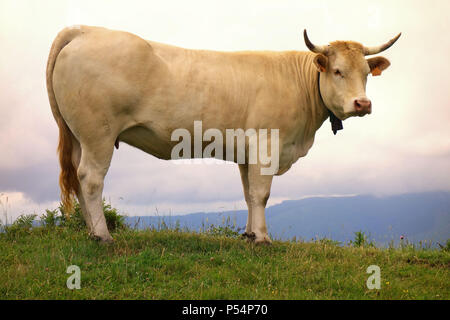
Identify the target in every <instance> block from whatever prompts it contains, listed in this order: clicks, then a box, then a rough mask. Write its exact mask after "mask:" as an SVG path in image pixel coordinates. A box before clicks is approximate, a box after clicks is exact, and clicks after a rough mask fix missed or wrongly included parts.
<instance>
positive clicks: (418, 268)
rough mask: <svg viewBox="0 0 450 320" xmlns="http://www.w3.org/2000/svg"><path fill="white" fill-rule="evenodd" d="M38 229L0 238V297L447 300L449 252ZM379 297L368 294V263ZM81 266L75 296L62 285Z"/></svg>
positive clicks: (171, 233)
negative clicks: (102, 239)
mask: <svg viewBox="0 0 450 320" xmlns="http://www.w3.org/2000/svg"><path fill="white" fill-rule="evenodd" d="M114 238H115V242H114V244H111V245H102V244H100V243H98V242H95V241H93V240H91V239H89V237H88V236H87V234H86V232H85V231H74V230H71V229H69V228H63V227H45V228H44V227H35V228H32V229H27V230H26V231H23V232H20V233H12V234H8V233H1V234H0V299H449V298H450V286H449V283H450V268H449V267H450V253H449V252H448V251H444V250H424V249H413V248H403V249H402V248H397V249H392V248H391V249H379V248H375V247H351V246H344V247H343V246H338V245H336V244H334V243H333V242H331V241H316V242H279V241H274V243H273V245H272V246H255V245H253V244H249V243H247V242H246V241H244V240H241V239H237V238H235V237H226V236H222V235H211V234H204V233H202V234H199V233H193V232H182V231H174V230H160V231H155V230H146V231H136V230H130V229H122V230H120V231H117V232H116V233H114ZM373 264H375V265H378V266H379V267H380V268H381V289H379V290H376V289H374V290H369V289H367V287H366V281H367V278H368V277H369V276H370V275H369V274H367V273H366V269H367V267H368V266H370V265H373ZM70 265H77V266H79V267H80V268H81V289H80V290H69V289H68V288H67V287H66V281H67V278H68V277H69V276H70V274H67V273H66V270H67V267H68V266H70Z"/></svg>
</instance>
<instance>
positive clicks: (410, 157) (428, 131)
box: [0, 1, 450, 214]
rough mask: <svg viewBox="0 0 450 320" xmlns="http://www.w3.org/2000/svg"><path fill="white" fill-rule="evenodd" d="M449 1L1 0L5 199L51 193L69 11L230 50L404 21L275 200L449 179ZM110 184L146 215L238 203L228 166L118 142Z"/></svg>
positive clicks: (447, 185) (383, 28) (288, 44)
mask: <svg viewBox="0 0 450 320" xmlns="http://www.w3.org/2000/svg"><path fill="white" fill-rule="evenodd" d="M349 8H352V9H351V10H349ZM449 9H450V3H449V2H448V1H442V2H440V3H439V5H438V4H436V5H434V6H430V5H427V4H426V3H424V2H421V1H415V2H411V1H395V2H393V1H380V2H377V3H372V4H370V5H367V4H363V3H361V2H360V1H339V2H336V1H321V2H315V1H314V2H310V3H304V2H298V1H277V2H273V1H246V2H242V1H228V2H226V3H225V2H223V3H216V2H210V1H191V2H189V4H188V3H185V2H181V1H180V2H177V1H166V2H164V3H162V2H160V1H158V2H151V1H148V2H133V1H131V2H126V3H123V2H121V1H96V2H91V1H65V2H64V1H49V2H43V3H41V2H39V3H38V2H34V1H20V2H18V1H2V2H1V4H0V46H1V47H2V50H1V63H2V68H0V114H1V116H0V153H1V154H0V192H4V193H5V192H8V194H14V195H15V196H14V197H12V198H11V199H12V201H13V202H14V201H17V206H21V205H23V207H24V208H28V209H30V208H32V207H31V206H32V205H33V204H34V205H36V207H39V208H40V207H41V206H42V205H44V204H51V203H56V202H57V201H58V198H59V190H58V185H57V181H58V171H59V168H58V162H57V157H56V154H55V150H56V144H57V134H58V130H57V127H56V124H55V121H54V119H53V117H52V115H51V111H50V106H49V104H48V98H47V93H46V88H45V65H46V60H47V56H48V52H49V48H50V45H51V42H52V41H53V39H54V37H55V36H56V34H57V32H58V31H59V30H60V29H61V28H62V27H63V26H65V25H66V24H73V23H83V24H90V25H101V26H106V27H109V28H115V29H121V30H127V31H130V32H134V33H137V34H138V35H140V36H142V37H144V38H147V39H151V40H154V41H159V42H165V43H169V44H174V45H178V46H182V47H187V48H199V49H213V50H226V51H232V50H306V48H305V46H304V43H303V41H302V39H301V31H302V30H303V29H304V28H307V29H308V32H309V34H310V37H311V39H312V40H313V41H314V42H316V43H324V44H326V43H327V42H329V41H332V40H336V39H353V40H356V41H361V42H364V44H367V45H376V44H379V43H382V42H385V41H386V40H388V39H389V38H391V37H392V36H394V35H395V34H396V33H397V32H400V31H402V32H403V34H402V37H401V38H400V40H399V41H398V42H397V43H396V44H395V46H393V47H392V48H391V49H389V50H388V51H386V52H385V53H383V55H384V56H385V57H387V58H389V60H390V61H391V63H392V65H391V67H390V68H389V69H388V70H387V71H386V72H384V73H383V75H382V76H381V77H374V78H372V77H370V78H369V81H368V85H367V94H368V96H369V98H370V99H371V100H372V102H373V106H374V112H373V114H372V115H370V116H367V117H364V118H357V119H348V120H346V121H345V122H344V130H343V131H340V132H339V133H338V135H336V136H333V135H332V134H331V130H330V124H329V122H328V121H326V122H325V123H324V125H323V126H322V128H321V129H320V130H319V131H318V133H317V136H316V139H315V144H314V146H313V147H312V149H311V150H310V152H309V154H308V155H307V156H306V157H305V158H301V159H299V160H298V161H297V163H295V164H294V165H293V167H292V168H291V170H290V171H289V172H287V173H286V174H285V175H283V176H281V177H275V178H274V183H273V188H272V196H271V197H272V199H275V200H271V201H276V200H278V201H279V200H280V199H287V198H290V199H292V198H299V197H301V196H304V195H312V194H347V193H348V194H353V193H379V194H382V193H385V194H386V193H388V194H390V193H400V192H412V191H426V190H450V170H449V169H450V167H449V165H448V164H449V163H450V162H449V160H450V139H449V137H450V126H449V125H448V123H449V122H450V105H449V101H450V91H449V90H448V87H449V84H450V81H449V80H450V64H448V63H446V62H445V61H447V53H448V51H449V50H450V38H449V37H448V36H447V33H446V32H445V31H446V30H448V28H449V22H448V19H447V16H446V13H447V12H448V11H449ZM144 13H145V14H144ZM418 21H420V23H418ZM18 195H20V196H18ZM105 195H106V196H107V197H111V198H112V199H113V201H115V202H116V203H117V204H118V205H119V206H122V207H123V208H124V209H127V210H130V211H133V210H136V212H137V211H139V212H138V213H141V212H145V213H147V214H151V213H152V212H153V213H154V210H155V208H156V207H159V208H161V209H160V210H163V211H167V212H168V211H172V212H188V210H192V211H200V210H213V209H215V208H216V209H217V208H219V207H227V208H233V207H235V206H237V207H239V208H241V207H242V206H245V204H244V202H243V195H242V187H241V184H240V177H239V172H238V169H237V167H236V165H175V164H173V163H171V162H167V161H162V160H158V159H156V158H154V157H152V156H149V155H147V154H144V153H143V152H141V151H139V150H136V149H134V148H132V147H128V146H126V145H125V144H121V146H120V149H119V150H118V151H116V152H115V154H114V157H113V161H112V165H111V168H110V171H109V173H108V175H107V178H106V181H105ZM202 208H203V209H202ZM17 210H18V211H20V210H19V209H17ZM218 210H220V209H218Z"/></svg>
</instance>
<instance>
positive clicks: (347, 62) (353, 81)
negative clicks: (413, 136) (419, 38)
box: [303, 30, 401, 120]
mask: <svg viewBox="0 0 450 320" xmlns="http://www.w3.org/2000/svg"><path fill="white" fill-rule="evenodd" d="M400 35H401V33H399V34H398V35H397V36H396V37H395V38H393V39H392V40H390V41H389V42H387V43H385V44H383V45H380V46H376V47H365V46H363V45H362V44H360V43H357V42H353V41H335V42H332V43H330V44H329V45H326V46H318V45H314V44H313V43H312V42H311V41H310V40H309V38H308V35H307V34H306V30H305V31H304V33H303V36H304V38H305V43H306V46H307V47H308V48H309V50H311V51H312V52H314V53H316V54H317V55H316V56H315V58H314V64H315V65H316V67H317V69H318V71H319V72H320V91H321V94H322V98H323V101H324V102H325V105H326V106H327V107H328V108H329V109H330V110H331V111H332V112H333V113H334V114H335V115H336V116H337V117H338V118H339V119H341V120H344V119H346V118H348V117H351V116H364V115H366V114H368V113H371V112H372V102H371V101H370V100H369V99H368V98H367V96H366V82H367V75H368V74H369V73H372V75H373V76H377V75H380V74H381V72H382V71H383V70H385V69H386V68H388V67H389V65H390V62H389V60H388V59H386V58H384V57H374V58H370V59H367V60H366V59H365V56H367V55H371V54H377V53H379V52H382V51H384V50H386V49H387V48H389V47H390V46H392V45H393V44H394V43H395V41H397V39H398V38H399V37H400Z"/></svg>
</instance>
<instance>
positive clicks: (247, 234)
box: [241, 232, 256, 241]
mask: <svg viewBox="0 0 450 320" xmlns="http://www.w3.org/2000/svg"><path fill="white" fill-rule="evenodd" d="M241 237H242V238H243V239H247V240H249V241H254V240H255V238H256V235H255V233H254V232H244V233H243V234H242V235H241Z"/></svg>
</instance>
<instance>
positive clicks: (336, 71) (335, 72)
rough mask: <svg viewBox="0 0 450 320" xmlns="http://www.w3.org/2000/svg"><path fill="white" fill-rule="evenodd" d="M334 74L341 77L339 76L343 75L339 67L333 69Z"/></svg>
mask: <svg viewBox="0 0 450 320" xmlns="http://www.w3.org/2000/svg"><path fill="white" fill-rule="evenodd" d="M334 75H335V76H339V77H341V78H343V77H344V76H343V75H342V73H341V71H340V70H339V69H336V70H334Z"/></svg>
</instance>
